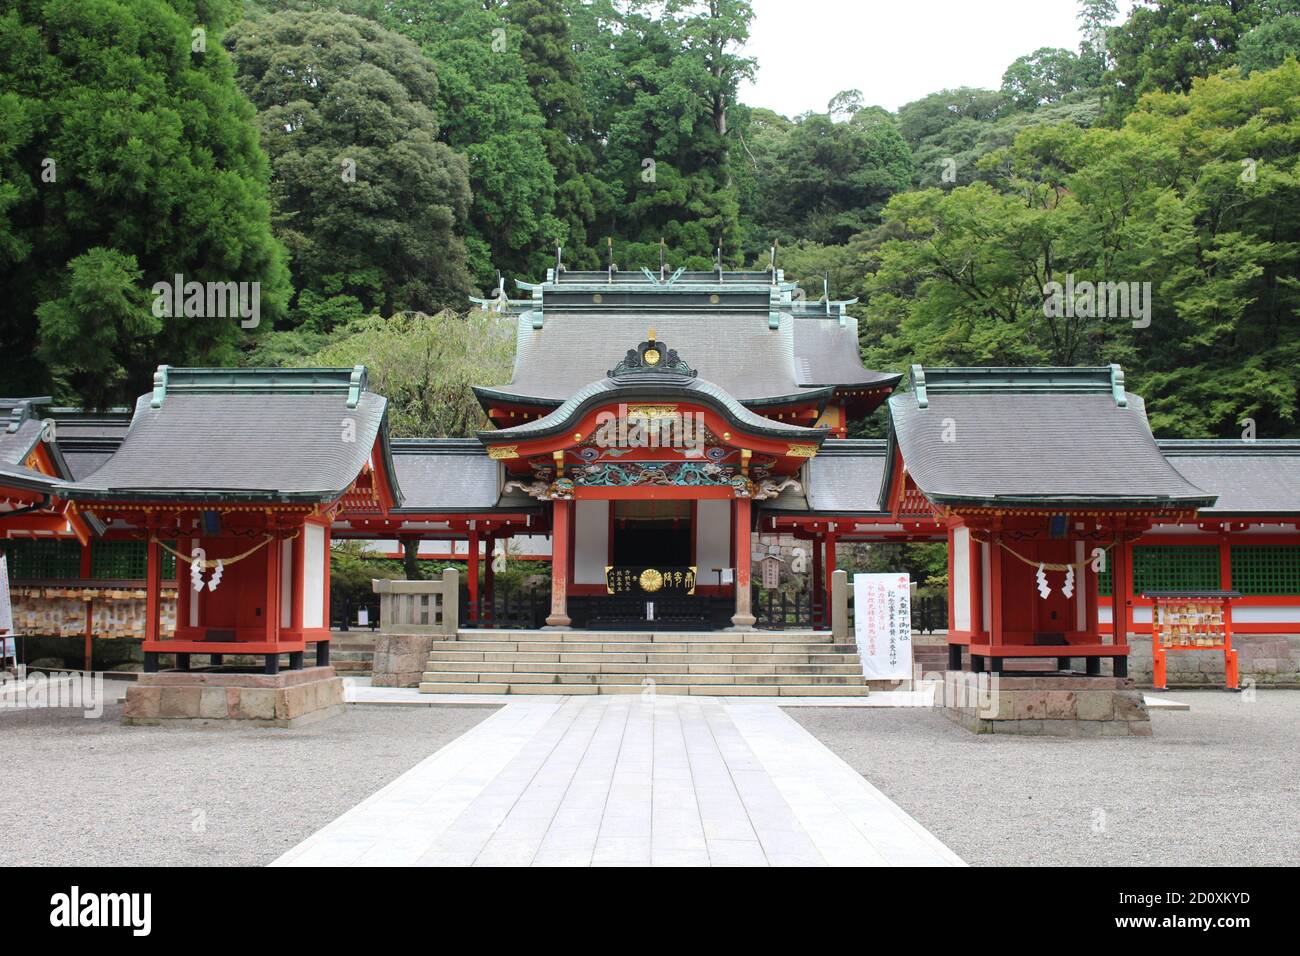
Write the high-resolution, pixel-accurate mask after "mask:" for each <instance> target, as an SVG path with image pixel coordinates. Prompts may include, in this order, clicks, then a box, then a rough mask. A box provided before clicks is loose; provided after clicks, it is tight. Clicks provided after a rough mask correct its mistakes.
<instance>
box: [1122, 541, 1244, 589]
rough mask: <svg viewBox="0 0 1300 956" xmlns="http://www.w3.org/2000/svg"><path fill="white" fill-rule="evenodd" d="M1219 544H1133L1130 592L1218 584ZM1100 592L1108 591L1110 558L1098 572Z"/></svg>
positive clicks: (1214, 587) (1191, 587) (1209, 586)
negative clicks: (1102, 570)
mask: <svg viewBox="0 0 1300 956" xmlns="http://www.w3.org/2000/svg"><path fill="white" fill-rule="evenodd" d="M1219 580H1220V579H1219V548H1218V546H1217V545H1201V544H1148V545H1137V546H1136V547H1134V548H1133V593H1134V594H1141V593H1142V592H1143V591H1199V590H1210V591H1213V590H1217V589H1218V588H1219V586H1220V585H1219ZM1097 585H1098V590H1099V593H1101V594H1103V595H1107V596H1109V595H1110V593H1111V578H1110V562H1109V561H1107V562H1106V570H1105V572H1104V573H1102V574H1099V575H1098V576H1097Z"/></svg>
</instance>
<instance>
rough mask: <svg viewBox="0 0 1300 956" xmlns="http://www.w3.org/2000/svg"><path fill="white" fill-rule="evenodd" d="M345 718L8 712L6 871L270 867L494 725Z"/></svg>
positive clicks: (4, 738)
mask: <svg viewBox="0 0 1300 956" xmlns="http://www.w3.org/2000/svg"><path fill="white" fill-rule="evenodd" d="M493 712H494V711H493V709H491V708H484V707H454V708H453V707H410V708H405V707H403V708H397V707H348V708H347V710H346V711H345V712H344V713H343V714H341V715H339V716H337V717H331V718H329V719H327V720H322V721H319V722H317V723H313V724H308V725H306V726H304V727H302V728H300V729H292V730H284V729H278V728H255V727H249V728H244V729H239V730H227V729H218V728H211V727H196V728H184V727H168V728H161V727H123V726H122V725H121V724H120V723H119V722H118V720H119V718H120V717H121V713H122V705H121V704H120V703H115V704H109V705H107V706H106V707H105V709H104V716H103V718H102V719H99V720H87V719H85V718H83V717H82V716H81V712H80V711H76V710H66V709H64V710H26V711H19V710H0V747H3V752H4V769H3V770H0V808H2V809H0V826H3V830H4V838H3V839H2V840H0V865H4V866H13V865H18V864H21V865H65V866H96V865H115V866H155V865H167V866H230V865H246V866H248V865H262V864H266V863H270V862H271V861H272V860H274V859H275V858H276V857H278V856H279V855H280V854H281V853H283V852H284V851H285V850H287V849H289V848H290V847H292V846H294V845H296V844H297V843H299V842H300V841H302V840H303V839H305V838H306V837H307V836H309V835H311V834H312V833H314V832H315V831H316V830H318V829H320V828H321V827H322V826H324V825H325V824H326V823H328V822H329V821H330V820H333V819H334V818H335V817H337V816H338V815H339V814H341V813H343V812H344V811H345V810H347V809H349V808H351V807H352V806H355V805H356V804H357V803H359V802H360V801H361V800H363V799H365V798H366V797H368V796H369V795H370V794H372V793H374V792H375V791H376V790H378V789H380V788H381V787H383V786H384V785H385V784H387V783H388V782H389V781H391V780H393V779H394V778H395V777H397V776H398V775H400V774H402V773H404V772H405V771H407V770H409V769H410V768H411V767H413V766H414V765H415V764H417V763H419V762H420V761H421V760H423V759H424V758H425V757H427V756H429V755H430V754H432V753H433V752H434V751H436V750H437V749H438V748H440V747H442V746H443V745H444V744H446V743H449V742H450V741H452V740H454V739H455V738H456V737H459V736H460V735H461V734H463V733H464V732H465V731H467V730H469V729H470V728H471V727H473V726H474V725H475V724H477V723H478V722H479V721H481V720H484V719H485V718H487V717H488V716H490V715H491V714H492V713H493Z"/></svg>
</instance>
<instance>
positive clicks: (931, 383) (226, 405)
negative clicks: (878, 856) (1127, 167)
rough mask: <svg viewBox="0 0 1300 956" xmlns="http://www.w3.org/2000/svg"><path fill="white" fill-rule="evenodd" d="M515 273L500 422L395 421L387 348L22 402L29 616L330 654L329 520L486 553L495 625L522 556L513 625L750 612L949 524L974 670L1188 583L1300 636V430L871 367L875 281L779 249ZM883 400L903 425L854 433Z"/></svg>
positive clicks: (471, 590) (1084, 373) (1106, 630)
mask: <svg viewBox="0 0 1300 956" xmlns="http://www.w3.org/2000/svg"><path fill="white" fill-rule="evenodd" d="M519 286H520V289H521V290H522V293H523V297H522V298H518V299H507V298H505V296H504V295H502V296H501V297H500V298H498V299H495V300H491V301H489V302H487V303H485V304H484V305H485V307H486V308H488V309H489V310H494V311H495V312H496V313H498V315H499V317H500V321H501V322H503V323H510V324H511V325H513V327H514V330H515V337H516V342H517V348H516V356H515V363H514V370H513V374H512V376H511V378H510V381H509V382H507V383H505V384H484V385H482V386H480V387H476V388H475V389H474V393H475V395H476V396H477V399H478V401H479V403H480V404H481V406H482V409H483V412H484V414H485V416H486V419H487V421H488V422H489V423H490V427H488V428H485V429H484V430H481V431H479V432H478V433H477V434H476V435H475V436H474V437H473V438H454V439H449V438H438V437H427V438H418V439H405V438H400V439H399V438H394V437H392V436H391V435H390V434H389V417H390V416H389V405H388V400H387V399H386V398H385V397H384V396H383V395H382V394H379V393H378V392H377V391H376V390H375V389H374V388H372V383H371V382H370V380H369V378H368V375H367V370H366V369H365V368H364V367H360V366H358V367H356V368H344V369H330V368H263V369H247V368H240V369H210V368H173V367H169V366H166V365H164V366H161V367H159V368H158V370H157V372H156V373H155V376H154V381H153V382H152V383H151V385H150V383H141V385H142V392H143V394H141V396H140V398H139V399H138V401H137V402H136V405H135V408H134V409H133V410H130V411H128V412H125V413H120V414H118V413H91V412H83V411H78V410H71V409H59V408H54V407H52V406H51V403H50V401H49V400H48V399H45V398H42V397H39V396H37V397H27V398H11V399H4V400H0V546H3V548H4V550H5V551H6V554H7V561H8V567H9V577H10V587H11V591H12V593H13V603H14V618H15V630H16V631H17V632H18V633H20V634H47V635H52V636H63V637H70V638H71V637H76V636H77V635H84V636H85V638H86V639H87V641H88V642H89V639H90V638H91V637H92V636H100V637H121V638H126V639H138V640H141V641H142V642H143V643H142V647H143V653H144V658H145V668H146V670H151V669H154V668H157V667H158V666H159V660H160V657H161V656H162V655H169V659H170V660H172V661H174V662H176V663H177V664H178V666H180V667H183V668H184V667H189V666H190V662H191V658H192V657H193V656H195V655H197V656H199V657H202V658H208V659H210V660H211V661H212V662H213V663H219V662H220V661H221V660H222V659H223V658H224V657H225V656H226V655H253V656H254V657H258V656H260V657H263V658H265V660H266V665H267V668H268V669H269V670H271V671H275V670H276V669H278V667H279V666H281V665H280V663H279V662H280V659H281V657H282V656H283V655H288V657H287V660H288V662H289V667H290V669H294V668H298V667H303V666H304V655H312V654H313V652H314V657H315V660H316V661H319V662H321V663H324V662H328V660H329V642H330V639H331V636H332V635H333V634H336V633H337V632H336V630H335V629H333V628H332V627H331V624H332V623H334V624H335V625H337V623H339V622H338V621H337V620H336V615H335V614H333V613H332V611H331V599H330V580H331V561H330V554H331V548H332V545H333V544H334V543H336V542H340V541H345V540H360V541H363V542H368V543H369V544H370V546H372V547H374V548H375V549H376V550H377V551H378V552H380V553H384V554H389V555H394V556H395V555H398V554H400V553H402V552H403V550H404V549H409V551H410V553H411V554H413V555H418V556H422V557H430V558H432V557H438V556H441V557H444V558H451V559H455V560H459V561H463V562H464V566H465V571H464V573H463V578H462V580H461V589H462V591H463V596H462V597H461V598H460V601H461V603H462V604H463V608H464V609H463V610H462V611H461V613H460V615H459V627H461V628H463V629H479V630H481V631H484V632H486V631H487V630H489V629H491V628H493V627H494V626H496V625H497V624H498V623H499V622H498V621H497V615H499V614H500V606H501V605H500V602H499V601H498V600H497V599H496V598H497V596H496V593H495V591H496V580H495V576H496V574H497V573H499V572H498V568H499V566H500V562H499V561H498V560H496V556H499V555H502V554H505V555H507V556H522V557H526V558H528V559H530V560H534V561H536V562H537V565H536V566H537V567H539V568H544V567H546V566H548V565H549V593H547V595H546V597H545V607H544V608H543V609H542V612H541V616H540V618H539V619H537V620H533V621H528V622H525V623H524V624H522V625H521V624H520V623H518V622H515V623H512V624H511V625H510V626H511V627H512V628H513V629H515V630H521V629H528V630H537V631H541V629H543V628H545V629H547V633H552V632H554V633H559V634H561V635H563V634H564V632H566V631H573V632H581V631H600V632H616V631H619V630H629V629H630V630H634V631H638V632H647V633H649V632H659V631H672V630H677V631H682V632H691V633H698V632H713V633H718V634H723V633H728V634H741V635H745V636H746V639H749V638H750V637H751V636H752V635H755V634H758V633H760V632H762V631H764V630H770V629H772V628H774V627H776V626H778V625H776V624H773V623H772V622H770V621H760V620H759V614H757V613H756V611H757V608H756V607H755V601H756V595H759V594H760V593H761V592H762V591H763V587H762V585H763V582H762V581H761V580H758V579H756V578H761V575H760V574H759V568H758V566H756V562H755V554H756V549H758V548H759V547H760V545H761V544H762V542H764V541H767V540H770V539H773V538H782V537H784V538H786V539H787V540H788V539H793V540H796V541H798V542H800V544H801V546H802V547H803V549H804V551H805V553H806V555H807V563H808V566H807V570H806V572H804V573H803V574H802V576H801V577H800V581H801V582H803V584H802V585H801V586H803V587H804V588H805V592H806V595H805V596H806V598H807V601H808V606H809V607H810V608H813V609H814V613H813V615H812V616H811V617H810V618H809V619H808V621H807V622H806V626H807V628H808V629H810V630H812V631H814V632H817V631H822V630H828V629H830V628H831V627H832V620H831V617H832V615H831V613H830V608H829V605H830V600H831V598H830V595H831V591H832V584H833V582H834V580H835V572H836V569H837V557H838V554H839V551H838V550H837V549H838V548H839V546H841V545H845V544H849V543H853V542H867V543H882V542H888V543H905V542H926V541H935V542H946V543H947V546H948V553H949V576H948V599H947V601H948V604H947V608H946V611H947V614H946V617H947V628H946V637H945V638H944V640H945V641H946V645H947V664H948V665H949V666H951V667H956V668H963V667H964V668H970V669H976V670H985V669H988V670H1001V669H1003V668H1004V667H1006V666H1007V662H1009V661H1012V660H1017V659H1029V660H1038V661H1040V662H1051V663H1053V664H1060V665H1061V666H1062V667H1063V668H1064V667H1069V666H1071V663H1072V662H1081V663H1082V664H1083V665H1084V666H1085V669H1086V673H1088V674H1096V673H1100V670H1099V668H1100V666H1101V665H1103V664H1104V665H1105V667H1106V669H1107V672H1109V673H1113V674H1115V675H1116V676H1122V675H1124V674H1126V673H1127V672H1128V671H1127V667H1128V657H1129V654H1130V651H1131V645H1132V644H1133V643H1134V642H1135V641H1137V640H1142V639H1145V640H1147V641H1149V640H1150V637H1149V635H1150V632H1151V628H1152V603H1153V598H1152V596H1151V595H1153V594H1155V593H1156V592H1158V591H1171V590H1172V591H1178V590H1180V589H1181V590H1183V591H1187V592H1188V593H1193V592H1195V593H1200V592H1206V593H1212V594H1219V593H1224V594H1231V595H1232V603H1231V607H1230V615H1231V626H1232V630H1233V633H1234V634H1235V635H1236V636H1237V638H1238V640H1239V641H1246V642H1247V643H1249V641H1250V640H1252V639H1253V640H1256V642H1257V643H1258V644H1259V646H1260V647H1262V648H1265V650H1264V651H1263V652H1261V653H1265V654H1269V655H1272V656H1271V657H1267V658H1261V660H1264V661H1266V662H1267V661H1273V662H1274V671H1273V672H1274V673H1279V671H1278V668H1282V672H1285V669H1286V668H1287V667H1291V668H1294V666H1295V658H1296V657H1297V656H1300V655H1297V649H1296V648H1297V645H1296V635H1297V634H1300V530H1298V529H1300V477H1298V475H1300V472H1298V471H1297V465H1298V464H1300V443H1297V442H1292V441H1266V440H1259V441H1239V440H1203V441H1186V440H1183V441H1168V440H1158V439H1157V438H1156V437H1155V436H1154V435H1153V434H1152V432H1151V429H1150V426H1149V424H1148V420H1147V416H1146V413H1145V408H1144V404H1143V400H1142V397H1141V396H1139V395H1137V394H1134V393H1133V392H1130V391H1129V390H1128V389H1127V388H1126V386H1125V380H1124V375H1123V371H1122V370H1121V369H1120V368H1119V367H1118V366H1103V367H1091V368H932V367H920V366H913V367H912V368H911V369H910V370H908V371H907V373H906V375H904V374H902V373H900V372H898V371H877V370H872V369H868V368H865V367H863V365H862V362H861V359H860V354H861V350H860V346H859V329H858V324H857V320H856V319H855V318H854V317H853V316H851V315H849V314H848V312H847V306H848V305H850V304H851V303H844V302H834V301H830V300H828V299H826V298H823V299H822V300H820V301H817V302H811V301H809V299H808V297H807V296H805V295H804V294H803V292H802V291H801V290H800V289H799V288H798V287H797V286H796V285H795V284H794V283H792V282H788V281H786V280H785V278H784V276H783V275H782V273H781V272H780V271H779V270H776V269H773V270H769V271H763V272H724V271H722V270H716V271H711V272H685V271H681V270H679V271H677V272H675V273H672V274H667V273H666V272H659V273H654V272H650V271H645V270H643V271H641V272H617V271H613V270H610V271H608V272H575V271H562V270H552V271H551V272H550V273H548V275H547V277H546V279H545V281H543V282H540V283H537V284H527V283H519ZM881 406H884V407H885V409H884V412H883V413H882V415H881V416H879V418H880V420H881V422H882V431H883V433H884V436H885V437H883V438H880V439H877V440H866V439H855V438H850V437H848V436H849V435H850V434H851V433H856V432H857V428H856V427H855V426H856V425H857V423H860V422H862V421H863V420H864V419H866V418H868V417H869V416H871V415H872V413H873V412H876V410H877V409H879V408H880V407H881ZM764 553H765V552H763V551H759V552H758V554H759V556H760V557H761V556H762V555H763V554H764ZM778 571H779V574H780V575H781V578H782V580H789V578H790V569H789V568H780V569H778ZM214 577H215V580H214ZM768 583H771V582H768ZM1044 591H1045V592H1046V593H1045V594H1044ZM335 610H337V609H335ZM352 624H353V626H355V625H356V622H355V620H353V621H352ZM554 640H557V641H558V640H564V641H567V640H570V637H568V636H562V637H561V638H554ZM836 647H837V645H834V644H832V645H830V646H829V648H828V650H827V652H826V653H827V654H831V653H832V651H833V649H835V648H836ZM838 649H839V650H840V651H844V650H851V648H847V649H846V648H838ZM823 656H824V655H823ZM1256 656H1257V657H1259V656H1260V655H1259V654H1257V655H1256ZM480 657H481V655H480ZM730 663H733V664H734V663H735V662H734V661H732V662H730ZM805 663H806V665H807V667H810V668H812V669H813V672H815V670H816V668H817V667H818V666H820V665H822V664H827V666H828V667H832V666H835V665H833V664H828V663H827V662H826V661H823V660H820V659H819V655H818V654H817V653H815V652H809V655H808V660H807V661H806V662H800V663H799V665H798V666H803V665H804V664H805ZM682 666H683V667H685V666H687V665H686V664H683V665H682ZM776 666H777V667H779V666H781V665H779V664H777V665H776ZM792 666H793V665H792ZM1261 667H1262V665H1261ZM849 669H850V670H851V669H852V668H851V667H850V668H849ZM805 672H809V671H805ZM1263 672H1264V671H1263V670H1261V673H1263ZM774 673H776V674H780V673H781V671H780V670H779V669H778V670H776V671H774ZM809 673H811V672H809ZM856 680H857V681H858V683H861V674H860V673H859V674H858V675H857V677H856ZM805 683H809V682H805Z"/></svg>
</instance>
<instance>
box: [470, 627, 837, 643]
mask: <svg viewBox="0 0 1300 956" xmlns="http://www.w3.org/2000/svg"><path fill="white" fill-rule="evenodd" d="M457 638H458V639H459V640H462V641H477V642H489V643H500V642H505V643H508V644H510V643H513V644H519V643H543V644H547V643H563V644H584V643H586V644H591V643H595V644H642V643H654V644H662V643H669V644H697V643H703V644H712V643H717V642H719V641H725V642H728V643H741V644H829V643H831V642H832V639H833V638H832V636H831V632H830V631H487V630H473V629H470V630H461V631H459V632H457Z"/></svg>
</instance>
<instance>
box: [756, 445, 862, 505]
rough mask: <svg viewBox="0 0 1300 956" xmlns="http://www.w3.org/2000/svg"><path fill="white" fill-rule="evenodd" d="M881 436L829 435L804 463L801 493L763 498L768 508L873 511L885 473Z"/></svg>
mask: <svg viewBox="0 0 1300 956" xmlns="http://www.w3.org/2000/svg"><path fill="white" fill-rule="evenodd" d="M885 460H886V459H885V442H884V441H883V440H861V439H848V440H843V439H829V440H827V441H826V442H825V443H824V444H823V445H822V447H821V450H820V451H819V452H818V453H817V457H815V458H813V459H812V460H811V461H809V462H808V464H807V465H806V466H805V467H804V474H803V481H802V484H803V486H804V489H803V494H801V495H796V494H793V493H792V492H790V491H786V492H784V493H783V494H782V495H781V496H780V497H779V498H776V499H774V500H772V501H770V502H767V501H765V502H762V504H761V507H762V508H763V509H764V510H767V511H811V512H819V513H829V514H875V513H878V512H879V511H880V492H881V488H880V484H881V481H882V479H883V478H884V474H885Z"/></svg>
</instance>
